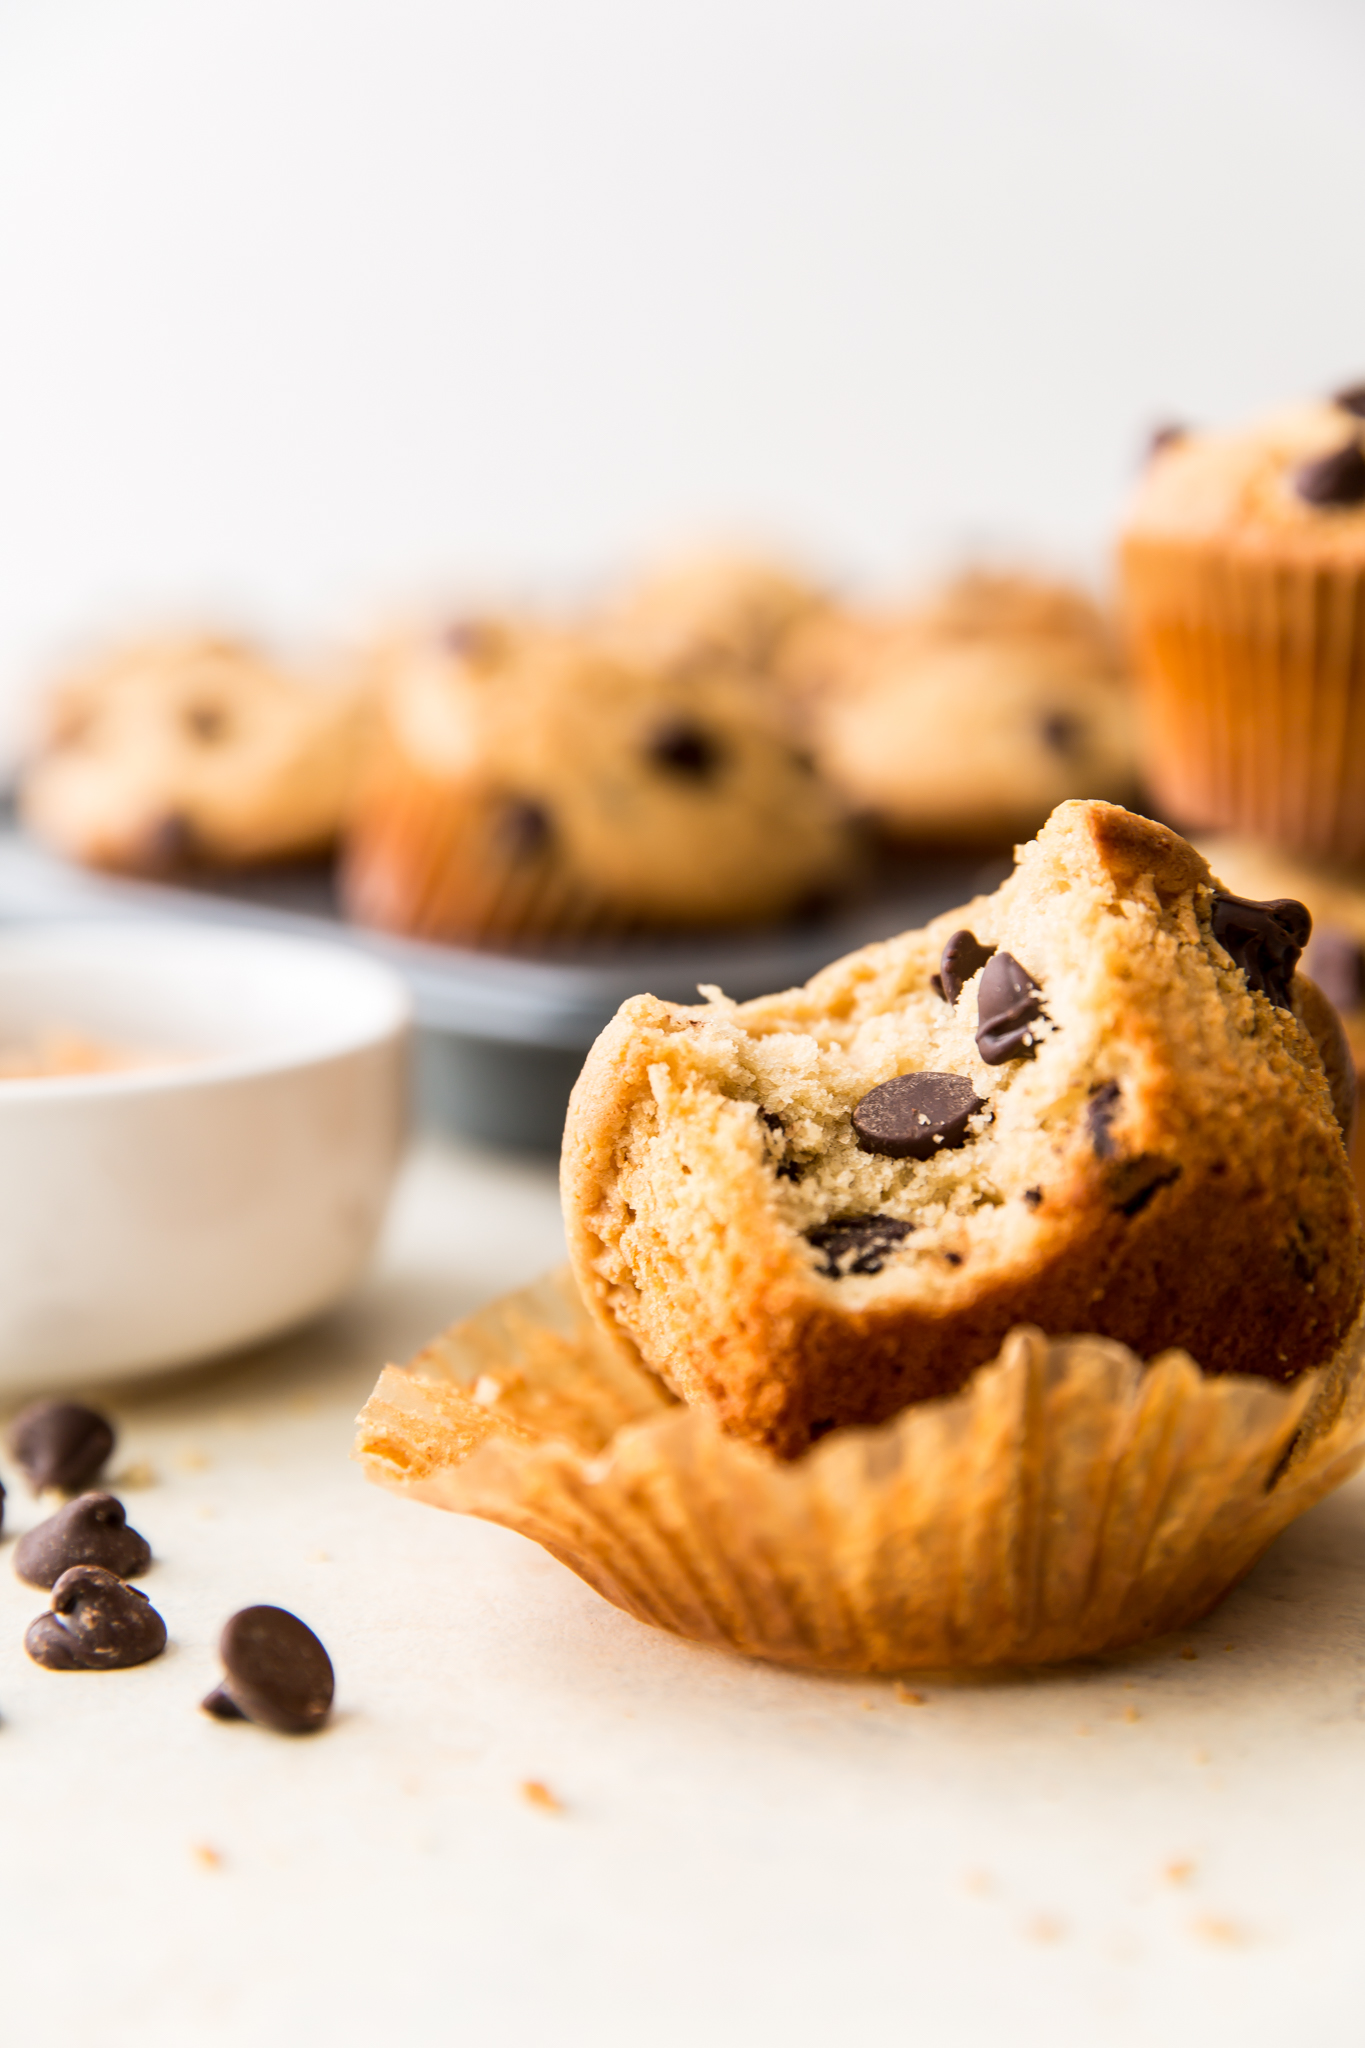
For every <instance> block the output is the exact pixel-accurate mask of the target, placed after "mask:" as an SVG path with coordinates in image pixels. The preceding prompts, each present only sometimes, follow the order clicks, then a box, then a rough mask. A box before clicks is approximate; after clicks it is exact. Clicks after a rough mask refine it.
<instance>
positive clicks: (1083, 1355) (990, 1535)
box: [355, 1269, 1365, 1672]
mask: <svg viewBox="0 0 1365 2048" xmlns="http://www.w3.org/2000/svg"><path fill="white" fill-rule="evenodd" d="M1363 1347H1365V1332H1363V1331H1362V1324H1361V1323H1360V1322H1358V1323H1357V1324H1356V1325H1355V1327H1354V1328H1353V1330H1352V1332H1351V1335H1350V1338H1349V1339H1348V1341H1347V1343H1346V1344H1344V1345H1343V1346H1342V1348H1341V1350H1340V1351H1339V1352H1338V1354H1337V1356H1336V1357H1335V1359H1334V1360H1333V1361H1332V1363H1331V1364H1330V1365H1329V1366H1327V1367H1326V1368H1324V1369H1322V1370H1321V1371H1319V1372H1316V1373H1308V1374H1305V1375H1304V1376H1303V1377H1302V1378H1301V1379H1299V1380H1298V1381H1297V1382H1296V1383H1295V1384H1294V1385H1293V1386H1290V1387H1288V1388H1285V1387H1278V1386H1274V1385H1271V1384H1269V1383H1267V1382H1266V1381H1264V1380H1253V1379H1242V1378H1238V1377H1236V1376H1227V1377H1222V1378H1218V1379H1210V1378H1206V1377H1205V1376H1204V1375H1203V1374H1201V1373H1200V1371H1199V1370H1198V1368H1197V1366H1195V1365H1194V1364H1193V1363H1192V1361H1191V1360H1190V1359H1189V1358H1188V1357H1186V1356H1185V1355H1184V1354H1183V1353H1181V1352H1174V1351H1172V1352H1167V1353H1165V1354H1163V1355H1162V1356H1161V1357H1159V1358H1157V1359H1155V1360H1153V1362H1152V1363H1151V1364H1150V1365H1147V1366H1144V1365H1143V1364H1142V1362H1141V1361H1140V1360H1139V1359H1138V1358H1137V1357H1136V1356H1135V1355H1134V1354H1133V1353H1132V1352H1131V1351H1128V1350H1127V1349H1126V1348H1125V1347H1124V1346H1122V1345H1120V1344H1115V1343H1112V1342H1110V1341H1108V1340H1107V1339H1103V1338H1095V1337H1084V1336H1082V1337H1071V1338H1063V1339H1055V1340H1049V1339H1048V1338H1046V1337H1044V1336H1043V1335H1042V1334H1041V1333H1040V1332H1038V1331H1036V1330H1031V1329H1026V1328H1021V1329H1017V1330H1014V1331H1012V1332H1011V1333H1010V1335H1009V1337H1008V1338H1007V1339H1006V1341H1005V1343H1004V1345H1003V1347H1002V1348H1001V1351H1000V1353H999V1356H998V1357H997V1358H996V1359H995V1360H994V1361H993V1362H992V1363H990V1364H989V1365H986V1366H983V1367H982V1368H980V1370H979V1371H977V1372H976V1373H975V1375H974V1376H973V1377H972V1379H971V1380H970V1381H969V1382H968V1383H967V1385H966V1386H965V1387H964V1388H963V1389H962V1391H961V1392H960V1393H958V1394H956V1395H954V1396H952V1397H951V1398H950V1399H947V1400H942V1401H931V1402H925V1403H922V1404H920V1405H917V1406H913V1407H910V1408H907V1409H904V1410H903V1411H902V1412H901V1413H900V1414H898V1415H896V1416H894V1417H893V1418H892V1419H891V1420H890V1421H888V1422H884V1423H882V1424H880V1425H879V1426H878V1427H876V1428H871V1429H840V1430H836V1431H834V1432H832V1433H831V1434H830V1435H828V1436H826V1437H824V1438H823V1439H822V1440H821V1441H820V1442H819V1443H818V1444H816V1445H815V1447H814V1448H813V1449H812V1450H810V1451H809V1452H807V1454H806V1455H805V1456H804V1457H803V1458H801V1459H799V1460H798V1461H796V1462H795V1463H787V1464H781V1463H778V1462H777V1461H776V1460H774V1459H772V1458H770V1457H768V1456H767V1455H765V1454H763V1453H761V1452H757V1451H754V1450H752V1449H750V1448H748V1447H747V1446H745V1445H743V1444H741V1443H739V1442H737V1441H735V1440H734V1439H732V1438H729V1437H726V1436H723V1435H722V1434H721V1433H720V1432H719V1430H718V1429H717V1428H716V1427H715V1425H714V1424H713V1423H712V1422H711V1421H710V1420H709V1419H708V1418H707V1417H706V1416H705V1415H704V1414H703V1413H701V1412H700V1411H698V1410H696V1409H693V1408H689V1407H685V1406H683V1405H681V1404H679V1403H677V1402H675V1401H674V1400H673V1398H672V1397H671V1396H670V1395H669V1394H668V1393H667V1392H666V1390H665V1389H664V1388H663V1387H662V1386H661V1385H660V1384H659V1382H658V1381H657V1380H655V1379H654V1378H653V1376H652V1375H651V1374H649V1373H648V1372H646V1371H645V1370H644V1369H643V1367H642V1366H641V1365H640V1364H639V1363H638V1361H637V1360H636V1359H635V1358H634V1357H633V1356H632V1354H631V1352H630V1351H629V1349H628V1348H627V1347H625V1346H624V1345H614V1344H613V1343H612V1342H611V1341H610V1340H609V1339H608V1338H607V1337H606V1336H604V1334H603V1333H602V1332H601V1330H600V1329H599V1328H598V1327H597V1326H596V1324H594V1323H593V1321H592V1320H591V1318H590V1317H589V1316H588V1315H587V1313H586V1311H585V1310H584V1308H583V1306H582V1303H581V1301H580V1300H579V1297H578V1294H577V1290H576V1288H575V1286H574V1282H573V1279H572V1277H571V1275H570V1274H569V1272H568V1271H567V1269H565V1270H563V1271H560V1272H556V1273H553V1274H551V1275H549V1276H547V1277H546V1278H545V1279H543V1280H541V1281H539V1282H537V1283H536V1284H535V1285H533V1286H531V1287H528V1288H526V1289H523V1290H521V1291H519V1292H518V1293H516V1294H513V1295H510V1296H508V1297H506V1298H505V1299H504V1300H502V1301H500V1302H497V1303H495V1304H493V1305H492V1306H491V1307H490V1308H487V1309H485V1310H483V1311H481V1312H480V1313H479V1314H478V1315H476V1316H474V1317H472V1318H471V1319H470V1320H469V1321H467V1322H465V1323H462V1324H458V1325H456V1326H455V1327H454V1328H452V1329H451V1330H449V1331H447V1332H446V1333H445V1334H444V1335H442V1336H440V1337H438V1338H436V1339H435V1340H434V1341H433V1343H431V1344H430V1345H429V1346H428V1347H427V1348H426V1349H425V1350H424V1351H422V1352H421V1353H420V1354H419V1355H418V1357H417V1358H416V1359H415V1360H414V1361H413V1362H412V1363H411V1365H410V1366H408V1367H406V1368H398V1367H394V1366H390V1367H389V1368H388V1369H387V1370H386V1371H385V1372H384V1374H383V1375H382V1377H381V1378H380V1381H379V1383H378V1385H377V1387H376V1389H375V1392H374V1394H373V1396H372V1397H371V1399H370V1401H369V1402H368V1404H367V1405H366V1407H365V1409H364V1410H363V1412H362V1414H361V1417H360V1433H359V1436H358V1439H357V1444H356V1452H355V1455H356V1457H357V1458H358V1459H359V1461H360V1462H361V1463H362V1464H363V1465H364V1467H365V1469H366V1472H367V1475H368V1476H369V1477H370V1478H371V1479H373V1480H375V1481H377V1482H378V1483H379V1484H381V1485H384V1486H388V1487H391V1488H392V1489H394V1490H395V1491H398V1492H401V1493H404V1494H407V1495H409V1496H411V1497H412V1498H413V1499H415V1500H420V1501H424V1502H427V1503H429V1504H430V1505H432V1506H435V1507H442V1508H447V1509H451V1510H454V1511H455V1512H458V1513H464V1514H470V1515H476V1516H479V1517H481V1518H482V1519H484V1520H486V1521H492V1522H499V1523H501V1524H503V1525H504V1526H505V1527H507V1528H510V1529H515V1530H517V1531H518V1532H519V1533H520V1534H521V1535H524V1536H529V1537H530V1538H531V1539H532V1540H533V1541H535V1542H537V1543H540V1544H541V1545H543V1546H544V1548H545V1549H546V1550H548V1551H549V1552H550V1553H551V1554H552V1555H553V1556H554V1557H556V1558H558V1559H559V1561H560V1562H561V1563H562V1564H566V1565H568V1567H569V1568H570V1570H572V1571H574V1572H576V1573H577V1574H578V1576H579V1577H580V1578H582V1579H584V1580H586V1581H587V1583H588V1584H589V1585H590V1586H592V1587H593V1588H594V1590H595V1591H597V1592H598V1593H600V1594H601V1595H602V1596H603V1597H604V1598H605V1599H607V1600H610V1601H611V1602H613V1603H614V1605H616V1606H617V1607H620V1608H623V1609H624V1610H625V1611H626V1613H628V1614H632V1615H634V1616H635V1617H636V1618H637V1619H638V1620H641V1621H646V1622H650V1623H653V1624H654V1625H655V1626H657V1627H660V1628H665V1629H669V1630H671V1631H673V1632H674V1633H675V1634H678V1635H681V1636H686V1637H690V1638H691V1639H692V1640H694V1641H697V1642H702V1643H711V1644H718V1645H728V1646H730V1647H732V1648H734V1649H738V1650H741V1651H744V1652H747V1653H748V1654H750V1655H753V1656H757V1657H763V1658H768V1659H771V1660H773V1661H775V1662H778V1663H783V1664H790V1665H797V1666H805V1667H807V1668H811V1669H816V1670H823V1671H847V1672H878V1671H882V1672H892V1671H905V1670H911V1669H915V1668H919V1669H930V1670H933V1669H939V1670H942V1669H951V1668H961V1669H966V1668H972V1667H975V1668H983V1667H989V1666H993V1665H999V1666H1008V1665H1028V1664H1041V1663H1048V1662H1061V1661H1064V1660H1066V1659H1069V1658H1075V1657H1081V1656H1091V1655H1095V1654H1097V1653H1099V1652H1101V1651H1108V1650H1117V1649H1120V1648H1123V1647H1125V1646H1128V1645H1132V1644H1136V1643H1139V1642H1142V1641H1144V1640H1146V1639H1148V1638H1150V1637H1152V1636H1157V1635H1160V1634H1163V1633H1165V1632H1167V1631H1169V1630H1172V1629H1179V1628H1184V1627H1188V1626H1189V1625H1190V1624H1191V1623H1193V1622H1195V1621H1197V1620H1198V1619H1199V1618H1200V1617H1201V1616H1202V1615H1203V1614H1205V1613H1206V1612H1207V1611H1208V1610H1209V1609H1210V1608H1212V1607H1213V1606H1214V1605H1215V1604H1216V1603H1217V1602H1218V1601H1219V1600H1220V1599H1221V1598H1222V1597H1223V1595H1224V1594H1226V1593H1227V1592H1228V1591H1229V1590H1230V1589H1231V1588H1232V1587H1233V1586H1234V1585H1235V1584H1236V1583H1237V1582H1238V1580H1239V1579H1241V1578H1242V1577H1243V1575H1244V1574H1245V1573H1246V1572H1247V1571H1248V1570H1249V1569H1250V1567H1251V1566H1252V1565H1253V1564H1254V1563H1255V1562H1256V1560H1257V1558H1258V1557H1259V1556H1260V1555H1261V1553H1262V1551H1263V1550H1264V1549H1265V1548H1266V1546H1267V1544H1269V1543H1270V1541H1271V1540H1272V1538H1273V1537H1275V1536H1276V1535H1277V1534H1278V1533H1279V1531H1280V1530H1281V1529H1283V1528H1284V1527H1286V1526H1287V1524H1288V1523H1289V1522H1291V1521H1292V1520H1293V1519H1294V1518H1295V1516H1297V1515H1299V1514H1302V1513H1303V1511H1304V1510H1305V1509H1306V1508H1308V1507H1310V1506H1312V1504H1313V1503H1314V1502H1315V1501H1317V1500H1319V1499H1320V1498H1321V1497H1322V1496H1323V1495H1324V1494H1325V1493H1327V1492H1329V1491H1330V1490H1331V1489H1332V1488H1333V1487H1335V1486H1338V1485H1340V1484H1341V1483H1342V1481H1343V1480H1345V1479H1347V1478H1348V1477H1349V1476H1350V1475H1351V1474H1352V1473H1353V1472H1354V1471H1355V1470H1356V1469H1357V1468H1358V1466H1359V1465H1360V1463H1361V1462H1362V1460H1363V1459H1365V1382H1363V1380H1362V1375H1361V1373H1360V1370H1359V1367H1360V1359H1361V1352H1362V1348H1363Z"/></svg>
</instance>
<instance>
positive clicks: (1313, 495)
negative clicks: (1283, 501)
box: [1293, 439, 1365, 511]
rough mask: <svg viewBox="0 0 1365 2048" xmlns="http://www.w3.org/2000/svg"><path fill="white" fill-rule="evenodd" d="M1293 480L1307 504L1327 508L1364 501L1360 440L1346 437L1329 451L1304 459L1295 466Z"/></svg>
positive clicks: (1364, 460)
mask: <svg viewBox="0 0 1365 2048" xmlns="http://www.w3.org/2000/svg"><path fill="white" fill-rule="evenodd" d="M1293 481H1294V489H1295V490H1296V491H1297V492H1298V494H1299V496H1300V497H1301V498H1302V499H1303V501H1304V503H1305V504H1306V505H1320V506H1322V507H1323V509H1324V510H1327V511H1331V510H1334V509H1337V510H1340V509H1344V508H1346V507H1348V506H1351V505H1365V454H1362V453H1361V449H1360V443H1359V441H1357V440H1355V439H1352V440H1350V441H1346V442H1344V443H1343V444H1342V446H1341V447H1340V448H1334V449H1333V450H1332V452H1331V453H1330V455H1319V456H1316V457H1315V458H1314V460H1313V461H1312V462H1305V463H1304V464H1303V465H1302V466H1301V468H1299V469H1296V470H1295V472H1294V479H1293Z"/></svg>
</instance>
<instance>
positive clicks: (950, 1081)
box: [853, 1073, 985, 1159]
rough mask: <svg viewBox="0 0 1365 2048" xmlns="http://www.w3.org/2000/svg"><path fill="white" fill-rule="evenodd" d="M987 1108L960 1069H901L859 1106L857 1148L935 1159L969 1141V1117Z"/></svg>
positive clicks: (855, 1114)
mask: <svg viewBox="0 0 1365 2048" xmlns="http://www.w3.org/2000/svg"><path fill="white" fill-rule="evenodd" d="M984 1107H985V1105H984V1104H983V1102H982V1100H981V1098H980V1096H979V1095H978V1094H977V1092H976V1090H975V1089H974V1088H973V1086H972V1084H971V1082H970V1081H968V1080H965V1079H964V1078H963V1076H962V1075H961V1074H923V1073H921V1074H897V1075H896V1077H895V1079H894V1080H891V1081H883V1082H882V1084H881V1086H880V1088H874V1089H873V1090H872V1091H871V1093H870V1094H868V1095H865V1096H864V1097H863V1099H862V1101H861V1102H860V1103H859V1104H858V1106H857V1108H856V1109H855V1110H854V1112H853V1128H854V1130H855V1131H856V1132H857V1134H858V1149H859V1151H861V1152H878V1153H881V1154H882V1155H883V1156H884V1157H885V1158H887V1159H932V1158H933V1156H934V1154H935V1153H936V1152H951V1151H953V1150H955V1149H956V1147H957V1146H959V1145H965V1144H966V1142H967V1119H968V1117H970V1116H974V1115H975V1114H976V1112H977V1110H978V1109H982V1108H984Z"/></svg>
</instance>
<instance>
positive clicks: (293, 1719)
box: [203, 1607, 336, 1735]
mask: <svg viewBox="0 0 1365 2048" xmlns="http://www.w3.org/2000/svg"><path fill="white" fill-rule="evenodd" d="M218 1650H219V1655H220V1656H221V1657H222V1660H223V1668H224V1677H223V1682H222V1684H221V1685H219V1686H217V1687H215V1689H214V1690H213V1691H212V1692H211V1693H210V1694H209V1696H208V1698H207V1699H206V1700H205V1701H204V1702H203V1706H204V1711H205V1713H207V1714H212V1715H213V1717H214V1719H215V1720H219V1721H256V1722H259V1724H260V1725H261V1727H263V1728H273V1729H274V1730H275V1731H276V1732H277V1733H278V1734H280V1735H307V1734H310V1733H311V1732H312V1730H313V1729H315V1728H320V1727H321V1726H322V1724H323V1722H324V1721H325V1720H326V1719H327V1716H328V1714H329V1713H330V1711H331V1706H332V1695H333V1692H334V1690H335V1683H336V1681H335V1678H334V1676H333V1672H332V1660H331V1658H330V1657H329V1656H328V1655H327V1652H326V1650H324V1648H323V1647H322V1644H321V1643H320V1642H319V1641H318V1639H317V1637H316V1636H315V1635H314V1634H313V1631H312V1629H311V1628H309V1627H308V1625H307V1623H306V1622H302V1621H300V1620H299V1618H298V1616H297V1615H296V1614H291V1613H290V1612H289V1611H288V1609H287V1608H284V1607H244V1608H242V1610H241V1612H240V1613H238V1614H234V1615H233V1616H232V1619H231V1620H230V1621H229V1622H228V1623H227V1624H226V1626H225V1627H224V1629H223V1633H222V1637H221V1639H220V1641H219V1645H218Z"/></svg>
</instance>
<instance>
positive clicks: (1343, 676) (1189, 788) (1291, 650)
mask: <svg viewBox="0 0 1365 2048" xmlns="http://www.w3.org/2000/svg"><path fill="white" fill-rule="evenodd" d="M1123 569H1124V580H1125V586H1126V594H1127V602H1128V610H1129V615H1130V622H1131V625H1132V629H1133V633H1134V637H1135V640H1136V651H1137V658H1138V659H1137V666H1138V672H1139V677H1140V681H1141V685H1142V689H1143V692H1144V696H1145V700H1146V713H1147V729H1148V756H1149V758H1148V767H1149V772H1150V779H1151V782H1152V785H1153V790H1154V793H1155V795H1156V797H1157V800H1158V802H1159V804H1160V805H1161V806H1162V808H1163V811H1164V812H1165V813H1167V814H1168V815H1170V816H1171V817H1173V818H1175V819H1178V820H1180V821H1182V822H1183V823H1185V824H1188V825H1191V826H1198V827H1201V828H1207V827H1217V828H1219V829H1221V830H1233V831H1239V832H1248V833H1252V834H1255V835H1257V836H1259V837H1261V838H1264V839H1267V840H1270V841H1272V842H1273V843H1274V844H1276V845H1279V846H1283V847H1287V848H1290V849H1292V850H1294V851H1296V852H1299V853H1303V854H1307V855H1309V856H1311V857H1314V858H1317V859H1332V860H1345V861H1360V860H1365V575H1362V573H1361V571H1360V570H1359V569H1358V568H1352V567H1351V566H1350V565H1349V564H1347V563H1344V562H1335V563H1331V564H1327V565H1321V566H1314V565H1311V564H1309V563H1307V562H1303V561H1296V560H1294V559H1292V558H1288V559H1286V558H1285V557H1283V556H1280V555H1277V554H1275V553H1274V552H1273V551H1272V550H1270V549H1268V548H1267V549H1266V550H1265V551H1264V552H1260V551H1252V550H1250V549H1246V550H1244V551H1242V552H1237V551H1234V550H1232V549H1230V548H1224V547H1219V546H1216V545H1215V544H1213V543H1196V542H1190V541H1176V540H1171V541H1162V540H1157V539H1154V538H1151V537H1148V536H1145V535H1144V536H1143V537H1141V538H1140V539H1138V538H1131V539H1130V540H1129V541H1128V543H1127V544H1126V546H1125V548H1124V551H1123Z"/></svg>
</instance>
